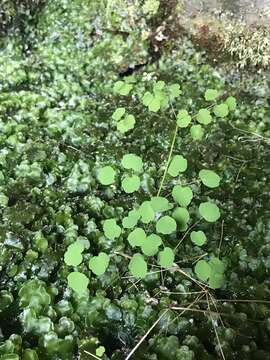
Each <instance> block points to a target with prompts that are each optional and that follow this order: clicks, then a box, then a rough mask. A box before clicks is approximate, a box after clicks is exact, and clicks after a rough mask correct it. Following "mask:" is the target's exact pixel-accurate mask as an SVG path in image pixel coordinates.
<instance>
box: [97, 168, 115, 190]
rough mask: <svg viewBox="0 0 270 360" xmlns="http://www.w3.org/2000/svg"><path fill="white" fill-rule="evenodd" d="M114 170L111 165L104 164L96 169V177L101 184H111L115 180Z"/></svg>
mask: <svg viewBox="0 0 270 360" xmlns="http://www.w3.org/2000/svg"><path fill="white" fill-rule="evenodd" d="M115 175H116V172H115V170H114V169H113V168H112V167H111V166H104V167H103V168H101V169H99V170H98V173H97V178H98V180H99V182H100V183H101V184H102V185H111V184H113V183H114V182H115Z"/></svg>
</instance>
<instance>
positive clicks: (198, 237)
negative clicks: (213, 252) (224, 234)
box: [190, 230, 207, 246]
mask: <svg viewBox="0 0 270 360" xmlns="http://www.w3.org/2000/svg"><path fill="white" fill-rule="evenodd" d="M190 239H191V241H192V242H193V243H194V244H196V245H198V246H202V245H204V244H205V243H206V241H207V238H206V236H205V233H204V232H203V231H201V230H199V231H192V232H191V234H190Z"/></svg>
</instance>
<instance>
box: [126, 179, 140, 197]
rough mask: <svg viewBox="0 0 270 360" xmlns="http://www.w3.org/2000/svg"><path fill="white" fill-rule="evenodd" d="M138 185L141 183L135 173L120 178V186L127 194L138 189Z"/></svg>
mask: <svg viewBox="0 0 270 360" xmlns="http://www.w3.org/2000/svg"><path fill="white" fill-rule="evenodd" d="M140 185H141V181H140V178H139V176H137V175H132V176H126V177H125V178H124V179H123V180H122V188H123V190H124V191H125V192H126V193H127V194H131V193H133V192H135V191H137V190H139V188H140Z"/></svg>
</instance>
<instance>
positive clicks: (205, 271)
mask: <svg viewBox="0 0 270 360" xmlns="http://www.w3.org/2000/svg"><path fill="white" fill-rule="evenodd" d="M194 271H195V273H196V275H197V276H198V278H199V279H200V280H202V281H207V280H208V279H209V277H210V274H211V267H210V265H209V264H208V263H207V261H205V260H199V261H198V262H197V263H196V265H195V268H194Z"/></svg>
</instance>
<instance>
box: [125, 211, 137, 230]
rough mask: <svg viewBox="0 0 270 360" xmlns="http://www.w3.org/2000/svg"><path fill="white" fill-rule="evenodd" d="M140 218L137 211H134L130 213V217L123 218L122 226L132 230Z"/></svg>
mask: <svg viewBox="0 0 270 360" xmlns="http://www.w3.org/2000/svg"><path fill="white" fill-rule="evenodd" d="M139 218H140V214H139V212H138V211H137V210H135V209H133V210H131V211H129V213H128V216H126V217H124V218H123V221H122V225H123V227H124V228H126V229H132V228H133V227H134V226H136V225H137V222H138V220H139Z"/></svg>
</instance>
